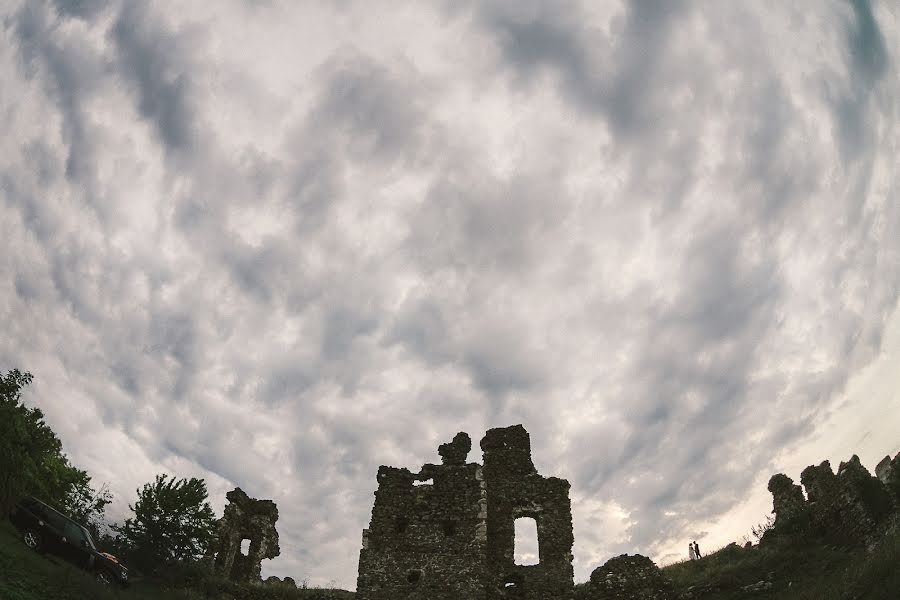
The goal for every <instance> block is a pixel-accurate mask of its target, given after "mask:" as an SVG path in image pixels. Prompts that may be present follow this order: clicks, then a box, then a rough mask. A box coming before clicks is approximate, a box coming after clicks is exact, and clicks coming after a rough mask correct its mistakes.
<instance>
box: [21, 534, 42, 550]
mask: <svg viewBox="0 0 900 600" xmlns="http://www.w3.org/2000/svg"><path fill="white" fill-rule="evenodd" d="M22 541H23V542H25V545H26V546H28V547H29V548H31V549H32V550H35V551H37V550H39V549H40V548H41V536H40V535H39V534H38V532H37V531H32V530H31V529H29V530H28V531H26V532H25V533H23V534H22Z"/></svg>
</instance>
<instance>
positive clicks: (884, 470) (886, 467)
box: [875, 452, 900, 506]
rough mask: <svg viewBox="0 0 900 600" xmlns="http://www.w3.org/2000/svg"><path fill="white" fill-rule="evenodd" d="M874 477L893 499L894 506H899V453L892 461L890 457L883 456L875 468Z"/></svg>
mask: <svg viewBox="0 0 900 600" xmlns="http://www.w3.org/2000/svg"><path fill="white" fill-rule="evenodd" d="M875 476H876V477H878V480H879V481H881V483H883V484H884V486H885V487H886V488H887V490H888V492H889V493H890V494H891V495H892V496H893V497H894V503H895V505H897V506H900V452H898V453H897V455H896V456H895V457H894V459H893V460H891V457H890V456H885V457H884V458H883V459H882V460H881V462H880V463H878V466H877V467H875Z"/></svg>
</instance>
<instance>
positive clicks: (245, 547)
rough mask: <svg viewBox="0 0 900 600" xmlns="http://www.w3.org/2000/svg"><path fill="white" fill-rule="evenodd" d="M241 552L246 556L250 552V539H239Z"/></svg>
mask: <svg viewBox="0 0 900 600" xmlns="http://www.w3.org/2000/svg"><path fill="white" fill-rule="evenodd" d="M241 554H243V555H244V556H247V555H248V554H250V540H248V539H243V540H241Z"/></svg>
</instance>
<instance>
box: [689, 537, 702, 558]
mask: <svg viewBox="0 0 900 600" xmlns="http://www.w3.org/2000/svg"><path fill="white" fill-rule="evenodd" d="M688 556H690V557H691V560H700V546H698V545H697V540H694V541H693V542H688Z"/></svg>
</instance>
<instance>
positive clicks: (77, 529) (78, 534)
mask: <svg viewBox="0 0 900 600" xmlns="http://www.w3.org/2000/svg"><path fill="white" fill-rule="evenodd" d="M63 535H65V536H66V539H67V540H69V541H70V542H71V543H73V544H75V545H76V546H80V545H81V542H84V541H87V540H86V539H85V537H84V531H82V529H81V526H80V525H77V524H76V523H73V522H72V521H67V522H66V525H65V528H64V529H63Z"/></svg>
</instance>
